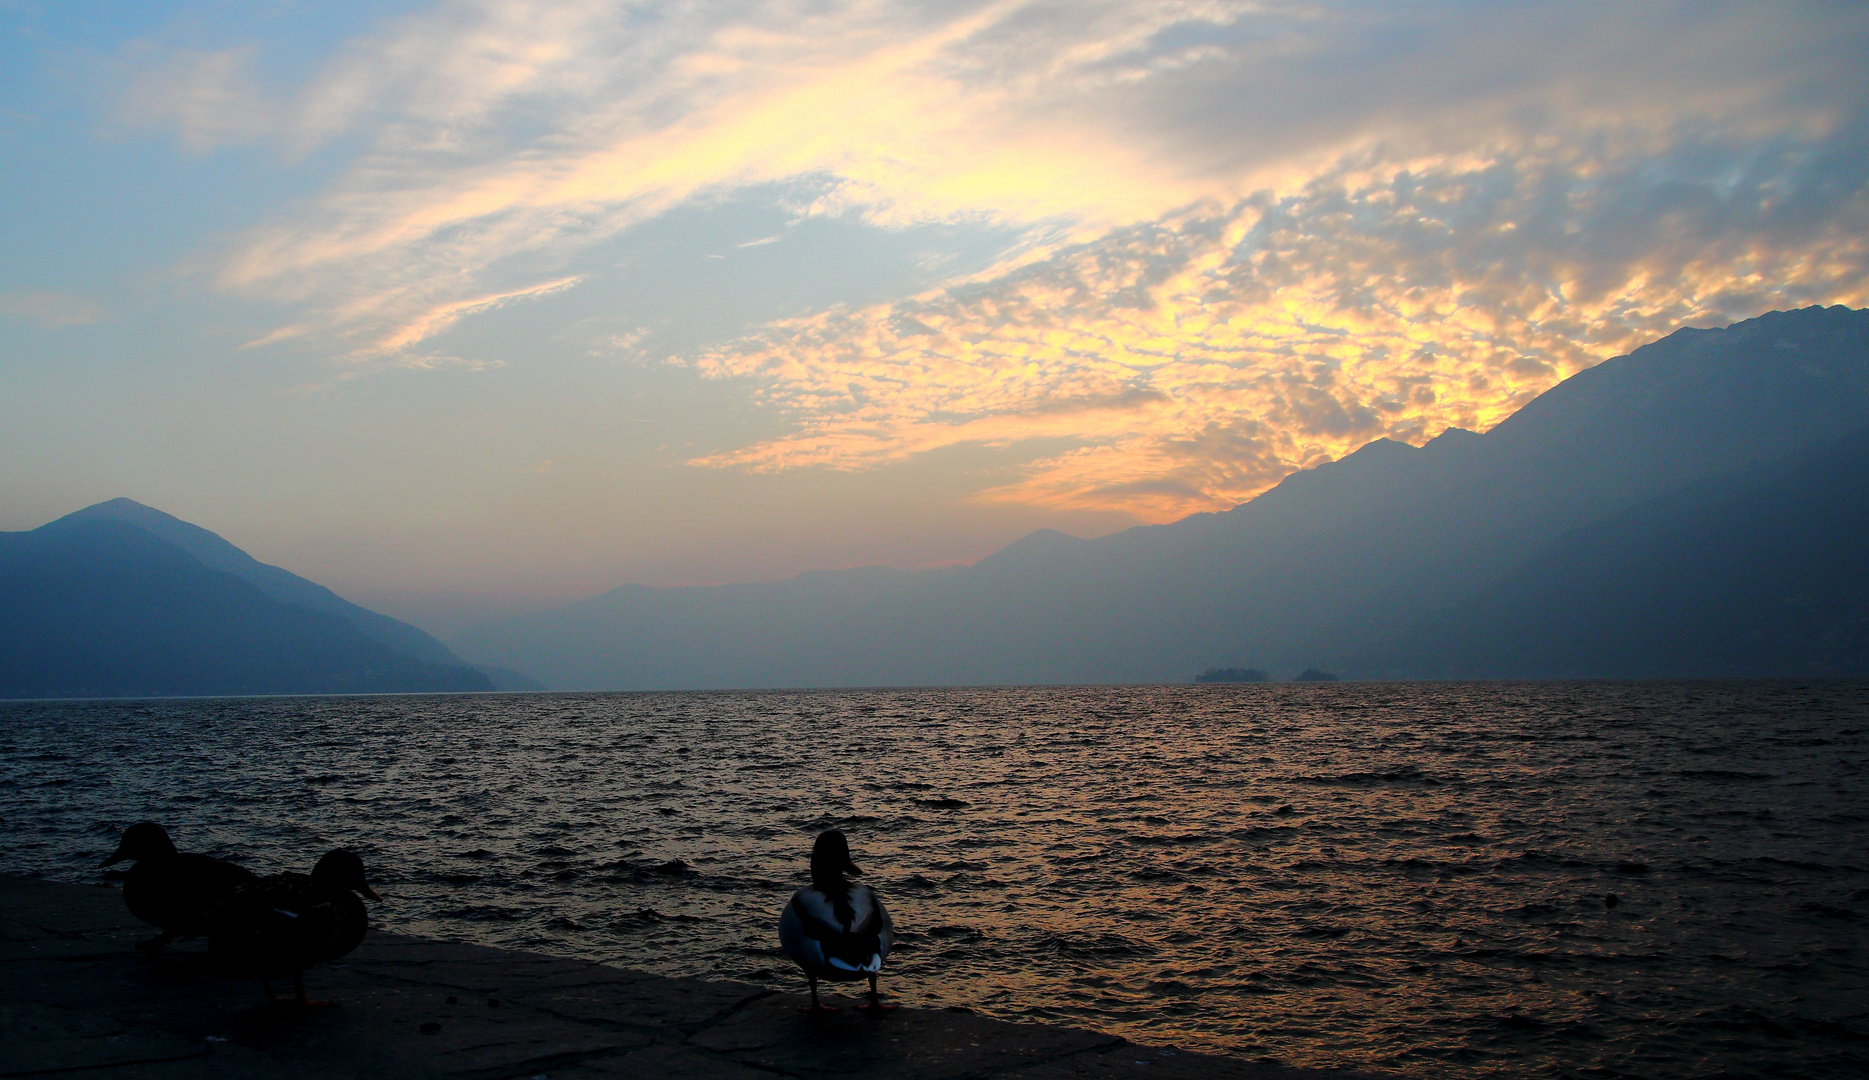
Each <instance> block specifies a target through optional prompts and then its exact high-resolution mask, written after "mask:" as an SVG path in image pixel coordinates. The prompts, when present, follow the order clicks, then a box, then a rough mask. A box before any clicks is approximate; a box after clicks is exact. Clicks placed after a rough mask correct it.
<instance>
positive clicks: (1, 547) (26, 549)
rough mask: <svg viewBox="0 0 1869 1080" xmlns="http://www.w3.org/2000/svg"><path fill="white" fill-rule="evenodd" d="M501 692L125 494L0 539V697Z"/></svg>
mask: <svg viewBox="0 0 1869 1080" xmlns="http://www.w3.org/2000/svg"><path fill="white" fill-rule="evenodd" d="M511 674H513V673H500V675H499V678H501V679H503V680H506V681H513V680H512V679H510V678H508V676H509V675H511ZM520 678H523V677H520ZM494 688H495V683H494V680H493V678H491V677H490V676H489V673H487V672H484V671H481V670H477V669H476V668H474V667H471V666H469V665H468V664H467V663H466V662H465V661H463V660H461V659H460V658H458V657H456V656H454V654H453V653H451V652H449V651H448V650H447V648H446V647H445V646H443V645H441V643H440V642H438V641H436V640H435V639H433V638H431V637H429V636H428V635H426V634H424V633H423V632H422V631H420V630H417V629H416V628H415V627H412V626H408V625H407V624H404V623H399V622H396V621H395V620H393V619H390V618H388V617H387V616H384V615H380V614H378V613H376V612H373V611H370V610H369V609H367V608H363V607H360V606H358V605H355V604H352V603H350V602H349V601H346V600H344V599H343V598H341V597H339V596H338V595H337V594H335V593H333V592H331V591H330V590H329V589H326V588H324V587H323V586H321V585H317V584H315V583H313V582H310V581H307V580H306V579H304V578H301V577H298V576H297V575H295V574H292V573H291V572H289V571H286V570H282V569H280V568H278V567H274V566H268V565H266V564H264V563H261V562H259V561H257V560H255V559H253V558H252V557H251V556H249V555H248V554H247V553H246V552H244V551H241V550H240V549H239V548H237V547H235V546H234V545H233V544H231V543H228V542H227V541H226V540H225V539H223V538H222V537H220V536H218V535H216V534H214V533H212V532H210V531H208V530H206V529H203V528H201V527H200V526H197V525H193V524H190V523H189V522H185V521H182V520H181V519H179V518H175V517H172V516H171V515H168V514H165V513H163V512H162V511H159V510H156V509H153V508H151V507H147V506H144V505H142V504H141V503H137V502H135V501H133V500H130V499H121V498H120V499H112V500H109V501H107V502H104V503H98V504H95V505H93V506H89V507H86V508H84V509H82V510H79V511H76V512H74V513H72V514H68V515H66V516H65V517H62V518H59V519H58V520H56V521H52V522H49V523H47V524H45V525H42V526H40V527H39V528H37V529H33V530H30V531H27V532H16V533H0V697H13V698H18V697H145V696H196V695H226V694H280V693H325V694H331V693H401V692H460V691H489V690H492V689H494Z"/></svg>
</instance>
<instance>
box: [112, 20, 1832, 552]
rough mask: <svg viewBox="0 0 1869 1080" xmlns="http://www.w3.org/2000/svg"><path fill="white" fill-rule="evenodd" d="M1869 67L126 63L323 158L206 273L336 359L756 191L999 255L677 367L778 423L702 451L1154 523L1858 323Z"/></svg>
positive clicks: (1765, 27) (610, 43)
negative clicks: (1690, 337)
mask: <svg viewBox="0 0 1869 1080" xmlns="http://www.w3.org/2000/svg"><path fill="white" fill-rule="evenodd" d="M1865 53H1869V7H1864V6H1862V5H1847V4H1835V3H1824V2H1815V0H1814V2H1810V3H1788V4H1781V5H1752V4H1739V3H1718V2H1703V0H1695V2H1678V3H1654V4H1643V5H1629V4H1624V3H1577V2H1555V0H1553V2H1528V3H1518V4H1510V5H1505V4H1499V5H1475V4H1470V3H1456V2H1452V0H1445V2H1436V0H1428V2H1422V3H1411V4H1393V3H1378V2H1373V0H1372V2H1358V0H1339V2H1335V3H1322V2H1302V0H1292V2H1280V0H1163V2H1157V3H1150V4H1135V3H1131V2H1128V0H943V2H922V3H909V2H905V0H814V2H811V3H805V2H803V0H712V2H695V3H684V4H655V3H643V2H625V0H557V2H546V0H451V2H446V3H442V4H440V5H438V6H436V7H435V8H433V9H431V10H429V11H426V12H423V13H420V14H416V15H412V16H409V17H407V18H404V19H402V20H400V21H397V22H394V23H391V24H388V25H387V26H385V27H383V28H382V29H380V30H379V31H378V32H375V33H372V34H370V35H368V36H365V37H361V38H358V39H356V40H354V41H352V42H350V43H348V44H347V45H346V46H345V47H344V48H343V49H342V50H341V51H340V53H339V54H338V55H337V56H335V57H334V58H332V59H331V60H330V61H329V63H327V64H326V65H324V67H323V68H321V69H320V70H319V71H318V73H317V74H316V75H315V77H313V78H311V79H309V80H308V81H307V82H305V83H304V84H303V85H301V86H298V87H296V88H293V89H290V90H286V91H280V92H277V93H273V92H271V91H266V90H264V89H262V88H260V87H258V86H257V85H256V84H255V82H254V80H253V78H252V77H251V72H252V71H253V70H254V69H255V68H256V66H259V65H261V64H262V62H263V57H262V56H260V55H259V54H255V53H254V52H252V51H251V50H245V51H243V50H240V49H235V50H230V51H224V52H217V53H179V52H178V53H175V54H173V55H170V56H167V57H166V58H164V57H163V56H160V55H158V54H155V53H152V54H151V55H152V56H153V57H155V58H154V59H152V60H151V61H150V62H149V71H150V72H151V73H152V74H151V75H150V77H149V78H148V79H146V80H144V81H143V82H142V83H139V84H138V86H139V89H138V91H137V94H138V95H139V96H138V98H137V101H136V104H135V113H136V115H137V116H138V117H140V118H142V121H143V122H147V123H160V124H167V125H170V126H172V127H173V129H174V130H175V131H176V132H177V134H178V137H180V138H181V139H182V140H184V141H185V142H187V143H188V144H189V145H194V146H200V145H209V144H211V143H213V142H214V141H215V140H223V141H225V140H233V139H252V138H256V137H260V138H266V139H270V140H272V141H273V142H275V143H276V144H277V145H278V147H279V148H280V151H281V153H282V155H283V156H284V159H285V160H288V161H289V160H296V159H297V158H299V157H303V156H304V155H308V154H311V153H313V152H315V151H316V152H321V153H325V154H330V155H333V156H337V157H339V158H341V159H342V162H343V163H342V164H341V165H340V166H339V167H338V168H337V170H336V172H335V174H334V176H333V179H332V180H331V181H330V182H329V184H328V185H327V186H326V187H324V188H323V189H322V190H321V191H320V192H319V193H318V194H316V195H315V196H313V197H311V198H309V199H306V200H305V201H303V202H301V203H299V204H296V205H294V206H292V207H290V208H286V209H284V210H282V211H281V212H280V213H279V214H278V215H276V216H275V217H274V218H272V219H270V220H268V221H267V222H266V223H264V224H262V225H259V226H257V227H255V228H253V229H250V230H247V231H245V232H243V233H241V234H239V235H237V236H234V237H231V238H229V239H228V241H227V243H226V245H225V247H224V248H223V249H221V250H220V251H219V252H217V254H216V255H215V256H214V258H213V259H212V260H211V263H210V265H209V269H208V275H207V276H208V277H209V278H210V279H211V280H212V281H213V282H214V283H215V284H216V285H217V286H218V287H220V288H222V289H225V290H228V291H230V292H233V293H236V294H240V295H244V296H248V297H252V298H255V299H257V300H260V301H264V302H267V303H273V304H279V305H283V306H284V307H286V308H288V309H290V321H291V324H292V325H291V327H290V328H289V329H288V330H287V331H282V332H281V334H282V336H280V337H278V338H276V340H285V337H284V336H283V335H285V334H289V335H290V336H291V338H292V340H294V341H296V342H299V343H302V344H303V345H304V346H306V347H312V346H316V347H321V348H326V349H329V350H331V351H333V352H335V353H338V354H341V355H345V356H349V357H351V358H353V359H358V360H374V361H386V362H392V363H394V362H406V363H413V364H420V363H429V362H430V361H431V360H432V358H427V359H425V357H426V356H427V353H426V348H427V347H426V346H425V345H424V342H426V341H427V340H428V339H430V338H432V337H434V336H435V335H436V334H437V333H438V332H439V331H440V330H441V329H443V328H445V327H448V326H454V325H457V324H459V323H460V322H461V321H462V320H463V319H466V318H468V317H469V316H471V315H473V314H474V313H476V312H480V311H484V310H487V309H489V308H490V307H493V306H496V305H498V304H500V303H503V302H509V301H511V300H515V299H518V298H522V297H527V296H537V295H542V294H543V293H545V292H549V291H552V290H556V289H561V288H569V287H572V286H573V285H574V284H575V283H576V282H577V281H579V280H587V279H588V278H589V277H590V276H591V275H592V274H593V273H594V271H591V270H590V269H589V267H588V266H586V265H584V264H583V263H581V262H580V260H581V259H584V258H585V256H586V254H587V253H589V252H591V251H593V250H594V249H596V247H597V245H600V244H604V243H606V242H611V241H615V240H616V239H617V238H618V237H622V236H626V235H628V233H629V230H630V229H632V228H633V227H635V226H637V225H640V224H642V223H644V222H647V221H649V220H651V219H653V218H656V217H657V216H659V215H662V214H665V213H667V212H668V211H670V210H672V209H674V208H677V207H681V206H684V205H692V204H695V203H700V202H705V201H707V200H710V199H718V198H724V197H726V196H728V195H730V194H731V193H732V192H735V191H743V190H746V189H748V188H749V187H751V186H754V185H772V186H777V187H785V186H786V185H790V188H789V190H793V191H796V192H799V193H801V194H800V196H799V201H798V203H797V205H796V206H793V207H792V208H791V209H792V210H793V212H795V213H796V214H798V215H808V214H838V215H847V216H849V217H851V218H854V219H857V220H861V221H864V222H867V223H869V224H871V225H874V226H876V227H880V228H890V227H895V226H899V225H901V224H903V223H905V222H920V221H929V220H941V221H987V222H991V223H993V224H995V225H996V226H998V227H1001V228H1006V229H1009V230H1011V231H1012V232H1013V233H1014V234H1016V239H1015V240H1014V241H1013V242H1011V243H1010V244H1009V245H1008V248H1007V250H1006V251H1005V252H1004V256H1005V258H1004V260H1003V261H1002V262H1001V264H1000V265H999V266H998V267H996V268H995V269H994V270H993V271H991V272H989V273H986V274H983V275H980V276H978V277H976V278H973V279H970V280H967V281H962V282H951V283H949V286H948V287H947V288H944V289H940V290H935V291H933V292H930V293H927V294H924V295H921V296H916V297H910V298H906V299H901V300H898V301H895V302H892V303H886V304H880V305H875V306H870V307H861V308H854V309H850V308H837V309H832V310H827V311H821V312H818V313H816V314H814V315H811V316H809V317H803V318H797V319H792V320H788V321H785V322H782V323H779V324H776V325H774V326H771V327H769V328H767V329H766V330H765V331H764V332H762V333H760V334H757V335H755V336H753V337H751V338H748V339H746V340H743V341H738V342H734V343H730V344H726V345H721V346H719V347H715V348H711V349H706V350H702V351H701V352H699V353H697V354H695V355H693V356H689V357H687V358H685V360H684V361H681V362H688V363H692V364H693V365H695V366H696V367H697V368H698V369H699V370H700V371H702V372H703V373H704V374H706V375H708V376H710V377H713V378H717V379H731V380H736V381H738V382H739V383H741V384H742V385H744V386H745V387H746V389H747V392H749V393H751V394H753V395H754V396H755V397H756V398H757V399H758V400H760V401H761V402H764V403H765V404H766V405H767V406H768V407H770V408H771V409H772V410H775V411H776V412H778V413H779V414H780V415H781V416H783V417H784V418H786V419H787V420H788V421H789V422H790V424H791V428H790V430H789V431H788V433H786V434H784V435H781V436H779V437H775V438H771V439H766V440H764V441H760V442H758V443H756V444H753V445H748V446H742V447H738V448H735V449H731V450H728V451H725V452H722V453H718V454H713V455H710V456H708V457H705V458H702V459H700V460H699V462H698V463H699V464H702V465H706V466H709V467H721V468H743V469H756V470H782V469H792V468H806V467H831V468H845V469H849V468H864V467H869V466H872V465H876V464H880V463H883V462H890V461H899V460H903V459H904V458H907V457H911V456H913V455H916V454H920V453H925V452H928V451H932V450H936V449H940V448H943V447H950V446H956V445H963V444H964V445H974V446H991V447H1001V448H1005V449H1006V451H1007V453H1009V454H1012V455H1014V456H1015V457H1017V458H1018V459H1019V460H1022V461H1024V462H1025V463H1026V467H1025V471H1024V473H1023V474H1022V476H1021V477H1020V478H1019V479H1018V480H1017V481H1015V482H1013V483H1010V484H1008V485H1005V486H1002V487H1000V488H997V489H995V490H994V491H992V492H989V493H987V494H986V495H985V496H984V497H988V498H998V499H1011V500H1020V501H1027V502H1038V503H1045V504H1049V505H1057V506H1076V507H1097V508H1120V509H1125V510H1128V511H1130V512H1131V513H1134V514H1136V515H1138V516H1141V517H1144V518H1149V519H1161V518H1166V517H1172V516H1175V515H1178V514H1181V513H1184V512H1186V511H1189V510H1196V509H1210V508H1213V507H1217V506H1224V505H1228V504H1230V503H1232V502H1235V501H1238V500H1239V499H1242V498H1245V497H1248V496H1250V495H1251V494H1253V493H1254V492H1256V491H1258V490H1261V489H1263V488H1264V487H1265V486H1267V485H1268V484H1270V483H1272V482H1274V481H1276V479H1277V478H1278V477H1280V476H1282V475H1283V474H1284V473H1285V472H1287V471H1289V470H1290V469H1292V468H1295V467H1300V466H1304V465H1308V464H1311V463H1314V462H1316V461H1319V460H1323V459H1327V458H1331V457H1335V456H1338V455H1340V454H1342V453H1343V452H1345V451H1346V450H1349V449H1352V448H1354V447H1355V446H1356V445H1359V444H1361V443H1362V442H1365V441H1367V440H1369V439H1371V438H1374V437H1377V436H1382V435H1387V436H1390V437H1394V438H1400V439H1406V440H1410V441H1420V440H1422V439H1424V438H1427V437H1429V436H1432V435H1433V434H1435V433H1437V432H1438V431H1439V430H1440V429H1441V428H1443V427H1446V426H1461V427H1469V428H1480V429H1484V428H1486V427H1489V426H1490V425H1491V424H1492V423H1494V422H1496V421H1497V420H1498V419H1500V418H1501V417H1503V416H1504V415H1506V414H1508V413H1509V412H1511V411H1512V410H1513V409H1515V408H1517V407H1518V406H1519V405H1520V404H1522V403H1523V402H1524V401H1526V400H1528V399H1529V398H1530V397H1532V396H1534V395H1536V394H1537V393H1539V392H1540V391H1542V390H1543V389H1545V388H1547V387H1549V386H1550V385H1552V384H1553V383H1554V382H1556V381H1557V380H1559V379H1562V378H1564V377H1565V376H1567V375H1569V374H1571V373H1573V372H1575V371H1577V370H1580V369H1581V368H1583V367H1586V366H1588V365H1589V364H1592V363H1595V362H1597V361H1599V360H1601V359H1603V358H1604V357H1606V356H1609V355H1612V354H1614V353H1616V352H1619V351H1625V350H1626V349H1628V348H1630V347H1632V346H1633V345H1635V344H1638V343H1640V342H1642V341H1644V340H1648V339H1650V338H1652V337H1654V336H1657V335H1659V334H1662V333H1666V332H1667V331H1669V330H1671V329H1673V328H1674V327H1676V326H1678V325H1680V324H1682V323H1685V322H1701V323H1710V322H1718V321H1723V320H1726V319H1730V318H1738V317H1744V316H1748V315H1751V314H1756V313H1757V312H1759V311H1761V310H1765V309H1766V308H1769V307H1783V306H1792V305H1795V304H1801V303H1809V302H1861V301H1862V300H1863V299H1864V295H1863V281H1864V269H1865V266H1864V262H1865V256H1864V248H1863V244H1864V241H1863V240H1862V237H1864V236H1865V235H1869V233H1866V232H1865V230H1864V226H1865V224H1869V217H1866V214H1865V210H1864V195H1863V192H1864V190H1865V187H1864V185H1865V180H1864V165H1865V161H1869V149H1866V146H1865V138H1864V131H1865V126H1864V124H1865V117H1869V109H1865V105H1866V104H1869V84H1866V83H1865V82H1864V80H1862V79H1861V78H1860V72H1859V68H1860V66H1861V57H1862V56H1863V55H1864V54H1865ZM269 93H271V94H272V96H268V94H269ZM757 242H760V241H757V240H756V241H752V242H749V243H757ZM709 254H713V255H715V256H716V257H718V255H717V252H716V253H709ZM301 327H303V328H305V329H303V330H302V331H301V330H300V328H301ZM590 344H591V345H592V347H593V348H599V349H601V348H604V346H603V343H602V342H592V343H590ZM633 347H634V346H633V343H630V344H628V345H624V344H613V345H612V346H611V348H612V349H613V350H622V351H628V350H629V349H631V348H633Z"/></svg>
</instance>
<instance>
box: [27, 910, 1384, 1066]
mask: <svg viewBox="0 0 1869 1080" xmlns="http://www.w3.org/2000/svg"><path fill="white" fill-rule="evenodd" d="M153 933H154V930H153V929H152V928H150V927H147V926H145V925H143V924H142V923H141V922H138V921H137V920H136V919H135V918H134V917H133V916H131V915H130V914H129V912H128V911H126V910H125V909H124V907H123V903H122V894H121V893H120V892H118V891H117V890H116V889H114V888H109V887H104V886H97V885H74V884H67V883H62V882H52V881H46V880H43V879H39V878H24V877H9V876H0V972H4V975H5V978H4V984H3V985H0V1077H28V1076H52V1075H57V1076H74V1077H84V1076H97V1077H108V1078H110V1080H144V1078H150V1080H155V1078H163V1080H167V1078H170V1077H173V1078H177V1080H180V1078H183V1077H204V1076H205V1077H214V1078H227V1080H236V1078H240V1080H244V1078H247V1077H253V1078H259V1077H280V1078H283V1080H296V1078H301V1077H302V1078H305V1080H310V1078H312V1077H320V1078H332V1077H358V1078H363V1077H376V1076H390V1075H397V1076H425V1077H454V1078H461V1080H504V1078H507V1077H527V1078H532V1080H538V1078H540V1077H544V1078H546V1080H581V1078H596V1077H605V1076H644V1075H653V1076H659V1077H669V1078H671V1080H675V1078H683V1077H722V1078H730V1080H733V1078H743V1080H752V1078H755V1077H765V1078H770V1077H773V1076H781V1077H798V1078H801V1080H816V1078H829V1077H849V1076H853V1075H854V1076H888V1077H902V1078H905V1080H970V1078H982V1080H984V1078H987V1077H994V1078H1006V1080H1041V1078H1045V1080H1049V1078H1064V1077H1086V1078H1096V1077H1102V1076H1117V1075H1123V1076H1135V1075H1152V1076H1166V1077H1173V1078H1176V1080H1326V1078H1334V1080H1354V1078H1358V1077H1363V1078H1368V1077H1371V1076H1373V1074H1370V1073H1361V1072H1335V1071H1319V1070H1313V1069H1296V1068H1286V1067H1282V1066H1276V1065H1265V1064H1258V1063H1254V1062H1249V1061H1245V1060H1242V1059H1238V1058H1230V1057H1221V1056H1216V1055H1209V1054H1201V1053H1195V1052H1191V1051H1183V1050H1179V1049H1176V1048H1174V1047H1169V1046H1150V1045H1143V1044H1138V1043H1132V1042H1130V1041H1128V1040H1126V1039H1124V1038H1122V1037H1120V1036H1115V1035H1105V1034H1100V1033H1097V1032H1092V1031H1086V1030H1083V1029H1079V1028H1071V1027H1064V1026H1060V1025H1053V1024H1037V1023H1033V1024H1026V1023H1016V1022H1013V1021H1008V1020H995V1019H989V1018H986V1017H983V1016H980V1015H978V1014H975V1013H972V1012H967V1011H961V1010H939V1009H927V1008H911V1007H907V1006H905V1007H903V1008H901V1009H900V1010H898V1011H896V1012H894V1013H891V1014H889V1015H888V1016H885V1017H881V1018H876V1019H872V1018H869V1017H865V1016H862V1015H860V1014H858V1013H856V1012H854V1011H853V1010H851V1009H848V1008H846V1009H844V1010H842V1011H840V1012H837V1013H835V1014H833V1015H832V1016H830V1017H828V1018H823V1019H813V1018H810V1017H807V1016H806V1015H804V1014H802V1013H801V1012H799V1011H798V1006H799V1005H801V1004H803V1003H804V1001H805V996H804V995H803V994H802V993H796V994H794V993H786V992H782V991H779V990H775V989H772V988H770V987H765V986H758V985H754V984H750V983H737V982H730V981H725V980H704V979H679V978H669V977H666V976H659V975H650V974H646V973H643V972H637V971H630V970H626V969H623V968H617V967H610V966H607V965H603V964H598V963H595V962H592V961H585V960H571V959H565V958H562V957H554V956H546V955H542V954H536V953H524V952H515V951H510V950H505V949H496V948H490V947H487V946H480V945H463V944H453V943H448V942H440V941H432V940H428V939H424V938H417V937H409V936H405V935H400V934H391V933H385V932H379V931H374V930H373V931H371V933H370V934H369V936H368V937H366V938H365V939H364V942H363V944H362V945H361V946H359V947H358V949H357V951H356V952H354V953H352V954H350V955H349V956H347V957H345V958H344V959H343V960H342V961H339V962H338V963H336V964H324V965H320V966H318V967H315V968H313V969H311V971H309V972H308V973H307V975H306V984H307V988H308V989H309V991H310V992H311V994H312V995H313V996H314V997H319V998H330V999H335V1000H337V1001H338V1002H339V1003H340V1004H339V1007H337V1008H332V1009H322V1010H315V1011H312V1012H309V1013H307V1012H303V1011H300V1010H297V1009H294V1008H286V1007H275V1008H267V1007H266V1006H264V1004H263V1003H262V1000H261V997H260V994H259V990H258V987H257V986H256V985H255V984H254V983H251V982H246V981H241V980H234V979H227V978H222V977H218V976H216V975H213V974H212V973H211V972H209V971H208V970H207V967H206V953H205V951H204V950H203V947H202V945H201V943H199V942H188V943H181V944H180V945H179V946H178V945H171V946H170V947H169V948H168V949H165V950H163V951H162V952H161V953H158V954H157V955H156V956H155V957H153V958H152V957H147V956H145V955H143V954H142V953H140V952H138V951H137V950H136V949H135V948H134V947H133V946H134V944H135V943H136V942H137V941H140V940H143V939H145V938H147V937H150V936H152V935H153Z"/></svg>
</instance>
